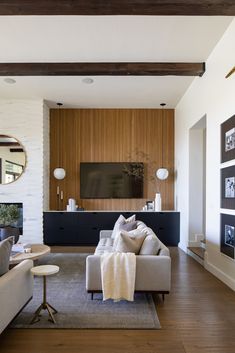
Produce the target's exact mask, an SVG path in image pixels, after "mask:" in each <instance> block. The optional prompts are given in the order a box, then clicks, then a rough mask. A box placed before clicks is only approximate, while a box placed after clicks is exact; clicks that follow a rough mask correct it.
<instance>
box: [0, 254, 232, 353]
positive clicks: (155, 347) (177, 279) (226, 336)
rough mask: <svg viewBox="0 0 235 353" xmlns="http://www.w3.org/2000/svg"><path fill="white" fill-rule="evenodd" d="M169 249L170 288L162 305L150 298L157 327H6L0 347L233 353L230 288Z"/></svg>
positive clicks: (56, 352)
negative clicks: (157, 317) (49, 328)
mask: <svg viewBox="0 0 235 353" xmlns="http://www.w3.org/2000/svg"><path fill="white" fill-rule="evenodd" d="M171 254H172V262H173V263H172V291H171V293H170V295H168V296H166V299H165V303H164V304H163V302H162V301H161V299H160V298H158V297H157V296H156V298H155V300H156V304H157V312H158V316H159V319H160V322H161V325H162V329H161V330H68V329H67V330H58V329H57V330H56V329H51V330H43V329H41V330H39V329H38V330H36V329H28V330H22V329H7V330H5V331H4V333H3V334H2V335H1V336H0V352H1V353H78V352H79V353H93V352H95V353H120V352H122V353H123V352H125V353H134V352H135V353H199V352H200V353H234V352H235V293H234V292H233V291H232V290H231V289H229V288H228V287H226V286H225V285H224V284H223V283H222V282H220V281H219V280H217V279H216V278H215V277H214V276H212V275H211V274H210V273H209V272H207V271H206V270H204V268H203V267H202V266H201V265H200V264H198V263H197V262H196V261H195V260H194V259H192V258H191V257H189V256H187V255H186V254H185V253H183V252H182V251H181V250H179V249H177V248H172V249H171ZM16 295H17V293H16ZM0 314H1V313H0ZM140 315H141V313H140Z"/></svg>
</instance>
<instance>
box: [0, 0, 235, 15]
mask: <svg viewBox="0 0 235 353" xmlns="http://www.w3.org/2000/svg"><path fill="white" fill-rule="evenodd" d="M0 15H14V16H16V15H174V16H178V15H182V16H190V15H194V16H197V15H198V16H217V15H220V16H234V15H235V2H234V0H164V1H163V0H109V1H107V0H99V1H98V0H66V1H65V0H57V1H55V0H40V1H35V0H11V1H6V0H5V1H4V0H3V1H1V2H0Z"/></svg>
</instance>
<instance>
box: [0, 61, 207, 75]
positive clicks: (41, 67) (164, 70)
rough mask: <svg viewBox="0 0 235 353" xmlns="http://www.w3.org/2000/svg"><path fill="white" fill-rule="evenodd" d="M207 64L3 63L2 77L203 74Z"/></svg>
mask: <svg viewBox="0 0 235 353" xmlns="http://www.w3.org/2000/svg"><path fill="white" fill-rule="evenodd" d="M204 72H205V63H151V62H150V63H137V62H134V63H124V62H122V63H0V76H202V75H203V73H204Z"/></svg>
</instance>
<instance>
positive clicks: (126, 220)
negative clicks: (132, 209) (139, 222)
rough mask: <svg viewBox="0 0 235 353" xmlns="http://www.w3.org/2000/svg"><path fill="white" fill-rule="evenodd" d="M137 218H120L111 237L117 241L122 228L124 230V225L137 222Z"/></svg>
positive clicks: (121, 216)
mask: <svg viewBox="0 0 235 353" xmlns="http://www.w3.org/2000/svg"><path fill="white" fill-rule="evenodd" d="M135 218H136V215H135V214H134V215H133V216H130V217H129V218H125V217H124V216H123V215H122V214H121V215H120V216H119V217H118V219H117V221H116V223H115V225H114V228H113V232H112V235H111V238H112V239H115V237H116V235H117V234H119V232H120V230H121V228H122V225H124V224H126V223H131V222H134V221H135Z"/></svg>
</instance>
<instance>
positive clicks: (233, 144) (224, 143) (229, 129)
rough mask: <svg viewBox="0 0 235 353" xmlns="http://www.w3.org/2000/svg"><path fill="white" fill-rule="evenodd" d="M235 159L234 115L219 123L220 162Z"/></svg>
mask: <svg viewBox="0 0 235 353" xmlns="http://www.w3.org/2000/svg"><path fill="white" fill-rule="evenodd" d="M232 159H235V115H233V116H232V117H231V118H229V119H228V120H226V121H225V122H224V123H223V124H221V163H224V162H227V161H231V160H232Z"/></svg>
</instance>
